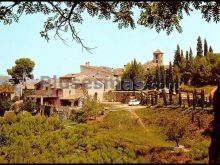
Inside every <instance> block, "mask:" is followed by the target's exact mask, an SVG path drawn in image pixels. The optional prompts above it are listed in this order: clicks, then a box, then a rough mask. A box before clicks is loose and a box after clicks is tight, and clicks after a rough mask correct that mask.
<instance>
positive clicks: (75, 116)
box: [70, 110, 88, 123]
mask: <svg viewBox="0 0 220 165" xmlns="http://www.w3.org/2000/svg"><path fill="white" fill-rule="evenodd" d="M87 116H88V115H87V113H86V112H85V111H83V110H72V111H71V114H70V120H72V121H74V122H77V123H85V122H86V120H87Z"/></svg>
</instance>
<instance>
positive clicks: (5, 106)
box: [0, 98, 11, 116]
mask: <svg viewBox="0 0 220 165" xmlns="http://www.w3.org/2000/svg"><path fill="white" fill-rule="evenodd" d="M10 108H11V101H10V100H9V99H3V98H1V99H0V116H4V114H5V111H9V110H10Z"/></svg>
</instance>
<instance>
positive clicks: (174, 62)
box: [173, 45, 181, 67]
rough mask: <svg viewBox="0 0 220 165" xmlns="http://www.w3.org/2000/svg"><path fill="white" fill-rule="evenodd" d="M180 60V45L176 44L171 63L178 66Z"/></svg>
mask: <svg viewBox="0 0 220 165" xmlns="http://www.w3.org/2000/svg"><path fill="white" fill-rule="evenodd" d="M180 62H181V53H180V47H179V45H177V49H176V51H175V55H174V61H173V65H174V66H175V65H177V66H178V67H179V66H180Z"/></svg>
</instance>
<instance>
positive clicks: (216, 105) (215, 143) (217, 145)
mask: <svg viewBox="0 0 220 165" xmlns="http://www.w3.org/2000/svg"><path fill="white" fill-rule="evenodd" d="M213 111H214V120H213V130H212V134H211V145H210V147H209V163H220V84H219V83H218V88H217V90H216V91H215V94H214V98H213Z"/></svg>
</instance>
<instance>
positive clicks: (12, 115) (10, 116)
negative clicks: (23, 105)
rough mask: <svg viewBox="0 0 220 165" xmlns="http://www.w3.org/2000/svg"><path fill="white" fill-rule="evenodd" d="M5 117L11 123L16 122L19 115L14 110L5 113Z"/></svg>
mask: <svg viewBox="0 0 220 165" xmlns="http://www.w3.org/2000/svg"><path fill="white" fill-rule="evenodd" d="M4 119H5V121H6V123H8V124H9V125H11V124H12V123H14V122H16V119H17V117H16V114H15V113H14V112H7V113H5V115H4Z"/></svg>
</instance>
